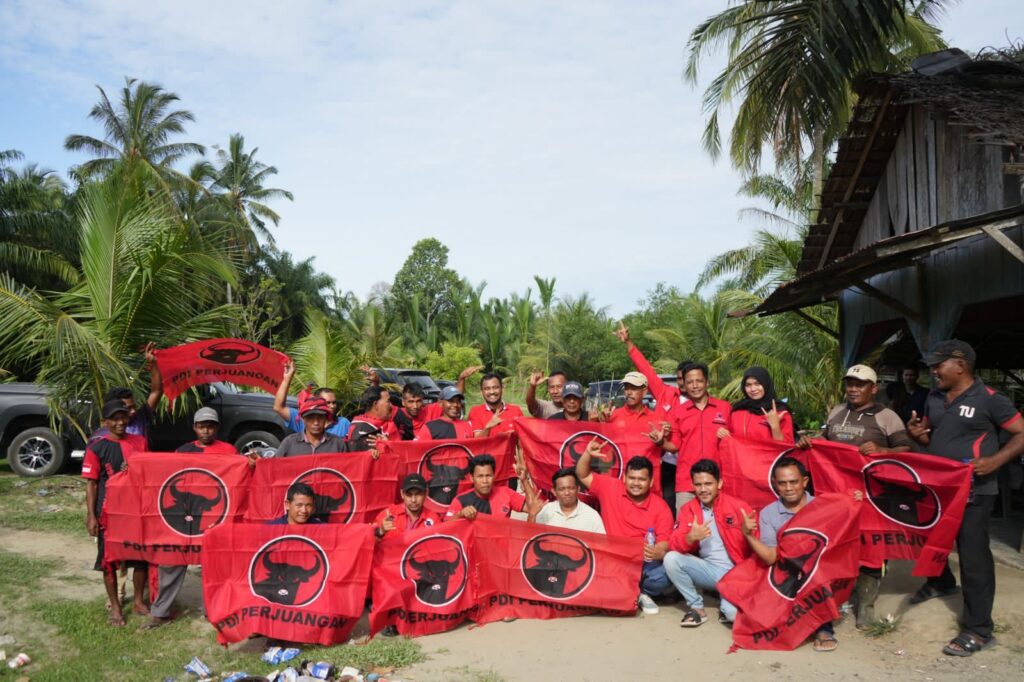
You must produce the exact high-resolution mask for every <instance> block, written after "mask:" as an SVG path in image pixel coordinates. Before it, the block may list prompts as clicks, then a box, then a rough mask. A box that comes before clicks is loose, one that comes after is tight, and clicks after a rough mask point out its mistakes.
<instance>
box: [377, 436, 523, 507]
mask: <svg viewBox="0 0 1024 682" xmlns="http://www.w3.org/2000/svg"><path fill="white" fill-rule="evenodd" d="M377 447H378V448H379V449H380V450H381V452H382V453H383V454H382V455H381V458H382V459H384V458H389V457H390V458H393V459H395V460H396V461H397V462H398V463H399V464H398V466H399V475H400V477H401V476H405V475H406V474H414V473H415V474H420V475H421V476H423V478H424V479H425V480H426V481H427V497H426V499H425V500H424V505H425V506H426V508H427V509H429V510H431V511H433V512H436V513H438V514H441V515H442V516H444V514H445V513H446V512H447V511H448V507H450V506H451V503H452V501H453V500H454V499H455V497H456V496H457V495H459V494H461V493H464V492H466V491H468V490H469V489H470V488H472V487H473V484H472V482H471V481H470V477H469V460H470V459H471V458H472V457H473V456H474V455H491V456H492V457H494V461H495V470H494V483H495V485H504V483H505V482H506V481H508V480H510V479H511V478H513V477H514V476H515V447H516V444H515V437H514V436H513V435H512V434H511V433H501V434H498V435H495V436H488V437H487V438H465V439H451V440H434V441H421V440H406V441H379V442H378V446H377Z"/></svg>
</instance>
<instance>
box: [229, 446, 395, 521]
mask: <svg viewBox="0 0 1024 682" xmlns="http://www.w3.org/2000/svg"><path fill="white" fill-rule="evenodd" d="M398 471H399V464H398V462H397V460H395V458H393V457H388V456H386V455H381V456H380V457H379V458H378V459H376V460H374V459H373V457H372V456H371V455H370V453H369V452H346V453H337V454H327V455H300V456H298V457H282V458H269V459H261V460H259V461H258V462H256V469H255V471H254V472H253V476H252V485H253V490H256V491H259V493H258V494H255V495H253V496H252V499H251V500H250V502H249V508H248V510H247V511H246V514H245V520H246V521H249V522H261V521H270V520H273V519H275V518H280V517H281V516H283V515H284V503H285V497H286V495H287V492H288V488H289V487H291V485H292V484H294V483H306V484H308V485H309V486H310V487H311V488H312V489H313V496H314V501H315V503H316V507H315V509H314V511H313V515H314V517H316V518H317V519H318V520H320V521H323V522H325V523H369V522H371V521H373V519H374V517H375V516H377V513H378V512H380V510H381V509H383V508H384V507H386V506H388V505H389V504H391V503H393V502H394V501H395V497H396V495H398Z"/></svg>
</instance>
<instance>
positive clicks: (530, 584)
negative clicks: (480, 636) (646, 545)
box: [470, 516, 643, 624]
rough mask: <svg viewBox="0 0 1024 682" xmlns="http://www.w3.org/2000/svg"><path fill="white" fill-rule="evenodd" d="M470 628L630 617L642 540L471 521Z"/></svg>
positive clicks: (636, 590) (633, 612) (486, 519)
mask: <svg viewBox="0 0 1024 682" xmlns="http://www.w3.org/2000/svg"><path fill="white" fill-rule="evenodd" d="M472 525H473V530H474V531H475V533H476V550H477V553H478V555H479V556H481V557H486V560H484V561H481V562H480V565H479V578H480V579H479V585H478V588H477V600H478V602H479V604H480V607H479V609H477V610H476V611H475V612H473V614H472V615H471V616H470V617H471V618H472V619H473V620H474V621H476V622H477V623H480V624H483V623H491V622H494V621H496V620H501V619H503V618H542V619H548V618H566V617H570V616H582V615H587V614H592V613H604V614H608V615H624V616H634V615H636V600H637V597H638V595H639V594H640V570H641V564H642V563H643V543H642V542H641V541H640V540H638V539H635V538H634V539H625V538H614V537H609V536H607V535H601V534H598V533H585V532H582V531H575V530H567V529H564V528H553V527H551V526H542V525H539V524H535V523H523V522H521V521H510V520H508V519H500V518H495V517H489V516H478V517H477V518H476V519H474V520H473V522H472Z"/></svg>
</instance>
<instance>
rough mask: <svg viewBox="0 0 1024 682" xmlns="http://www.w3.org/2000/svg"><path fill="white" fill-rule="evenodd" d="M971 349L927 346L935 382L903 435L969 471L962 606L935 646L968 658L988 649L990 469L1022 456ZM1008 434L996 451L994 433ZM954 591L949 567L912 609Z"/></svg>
mask: <svg viewBox="0 0 1024 682" xmlns="http://www.w3.org/2000/svg"><path fill="white" fill-rule="evenodd" d="M975 359H976V358H975V354H974V349H973V348H971V346H970V345H969V344H967V343H965V342H963V341H958V340H956V339H951V340H949V341H942V342H940V343H938V344H936V345H935V347H934V348H933V349H932V351H931V352H930V353H929V354H928V355H927V356H925V358H924V361H925V364H927V365H928V367H929V368H930V369H931V373H932V376H933V377H934V378H935V385H936V389H935V390H933V391H932V392H931V393H929V394H928V400H927V401H925V409H924V414H923V415H918V414H917V413H916V412H915V413H913V414H912V415H911V419H910V422H909V423H908V424H907V430H908V431H909V433H910V436H911V437H912V438H913V439H914V440H916V441H917V442H918V443H919V444H920V445H921V446H922V448H923V449H924V450H925V451H926V452H929V453H931V454H934V455H939V456H941V457H947V458H949V459H953V460H956V461H962V462H965V463H970V465H971V467H972V468H973V470H974V478H973V482H972V489H971V497H970V498H969V500H968V502H967V506H966V507H965V508H964V518H963V521H962V522H961V524H960V532H959V533H958V534H957V536H956V547H957V554H958V555H959V559H960V583H961V584H962V585H963V598H964V608H963V615H962V617H961V622H960V634H959V635H957V636H956V637H954V638H953V640H952V641H951V642H950V643H949V644H947V645H946V646H945V648H943V650H942V651H943V653H945V654H948V655H950V656H970V655H972V654H974V653H975V652H977V651H980V650H981V649H985V648H987V647H989V646H991V645H992V644H994V643H995V637H993V636H992V626H993V624H992V602H993V600H994V599H995V593H996V574H995V564H994V563H993V561H992V550H991V548H990V547H989V537H988V519H989V515H990V514H991V512H992V507H993V505H994V502H995V496H996V493H998V485H997V483H996V476H995V474H996V471H998V469H999V467H1001V466H1003V465H1004V464H1006V463H1007V462H1009V461H1011V460H1013V459H1014V458H1016V457H1018V456H1020V454H1021V453H1022V452H1024V422H1022V420H1021V418H1020V413H1019V412H1018V411H1017V409H1016V408H1015V407H1014V406H1013V403H1012V402H1010V399H1009V398H1007V397H1006V396H1004V395H1003V394H1002V393H997V392H996V391H994V390H992V389H991V388H989V387H988V386H986V385H985V384H984V383H983V382H982V381H981V379H978V378H976V377H975V376H974V363H975ZM1001 430H1002V431H1006V432H1007V433H1009V434H1011V437H1010V439H1009V441H1007V443H1006V444H1005V445H1003V446H1002V447H1000V445H999V432H1000V431H1001ZM955 592H956V580H955V579H954V578H953V573H952V572H951V571H950V570H949V565H948V564H947V565H946V569H945V570H944V571H943V573H942V575H940V576H939V577H937V578H929V579H928V580H927V581H926V582H925V584H924V585H923V586H922V587H921V589H919V590H918V591H917V593H916V594H915V595H914V596H913V597H911V600H910V601H911V603H912V604H917V603H920V602H923V601H927V600H928V599H932V598H934V597H944V596H946V595H950V594H954V593H955Z"/></svg>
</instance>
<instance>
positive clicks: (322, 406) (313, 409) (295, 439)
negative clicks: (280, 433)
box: [277, 398, 348, 457]
mask: <svg viewBox="0 0 1024 682" xmlns="http://www.w3.org/2000/svg"><path fill="white" fill-rule="evenodd" d="M299 416H301V417H302V425H303V428H302V432H301V433H293V434H291V435H289V436H285V439H284V440H283V441H281V445H279V446H278V448H277V456H278V457H294V456H296V455H320V454H326V453H331V452H347V451H348V447H347V444H346V443H345V441H343V440H342V439H341V438H338V437H337V436H333V435H331V434H329V433H327V422H328V420H329V419H330V417H331V410H330V408H329V407H328V405H327V401H325V400H324V399H323V398H310V399H309V400H307V401H306V402H304V403H302V405H301V406H300V407H299Z"/></svg>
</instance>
